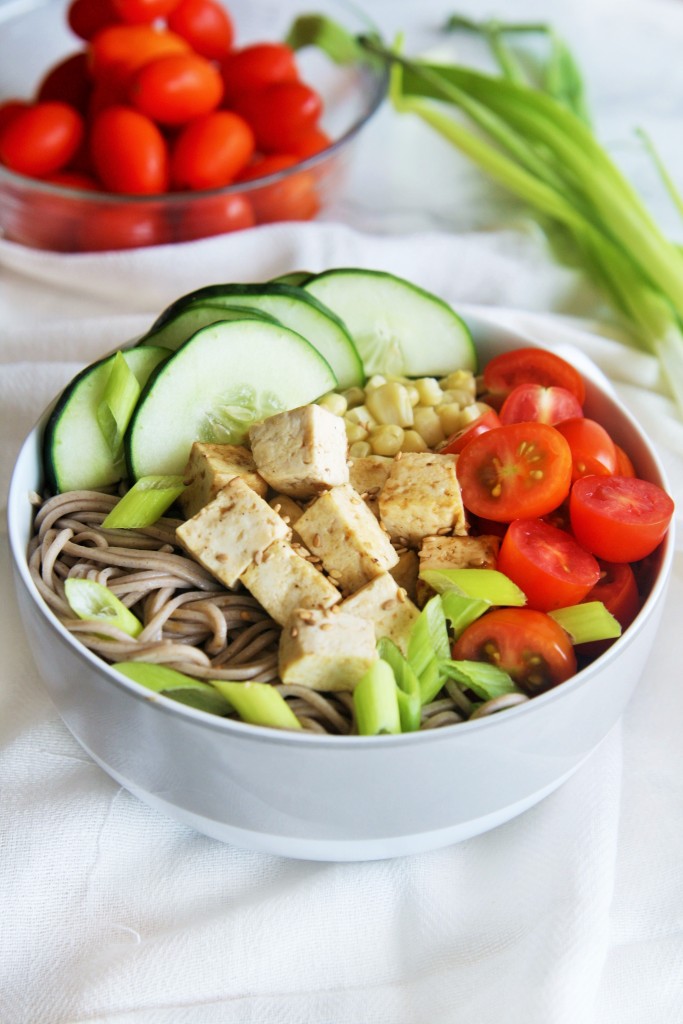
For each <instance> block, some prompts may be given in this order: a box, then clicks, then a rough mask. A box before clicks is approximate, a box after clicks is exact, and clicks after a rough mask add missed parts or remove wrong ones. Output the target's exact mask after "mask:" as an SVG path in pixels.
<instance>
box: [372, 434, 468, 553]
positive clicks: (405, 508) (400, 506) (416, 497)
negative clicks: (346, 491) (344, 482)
mask: <svg viewBox="0 0 683 1024" xmlns="http://www.w3.org/2000/svg"><path fill="white" fill-rule="evenodd" d="M456 458H457V456H455V455H437V454H434V453H433V452H404V453H403V454H402V456H401V458H400V459H399V458H396V459H394V461H393V463H392V466H391V472H390V473H389V477H388V479H387V482H386V483H385V485H384V487H383V488H382V490H381V492H380V496H379V514H380V521H381V522H382V524H383V525H384V527H385V528H386V529H387V530H388V532H389V535H390V536H391V538H392V539H393V540H397V541H399V542H400V543H402V544H406V545H407V546H408V547H415V548H416V547H419V546H420V543H421V541H422V539H423V537H430V536H432V535H433V534H437V533H443V534H445V533H456V534H465V533H467V523H466V521H465V510H464V508H463V504H462V496H461V494H460V485H459V484H458V478H457V476H456V474H455V463H456Z"/></svg>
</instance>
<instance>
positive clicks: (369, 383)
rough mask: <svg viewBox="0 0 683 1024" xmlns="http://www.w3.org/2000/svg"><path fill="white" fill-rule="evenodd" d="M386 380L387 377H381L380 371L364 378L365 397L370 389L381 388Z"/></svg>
mask: <svg viewBox="0 0 683 1024" xmlns="http://www.w3.org/2000/svg"><path fill="white" fill-rule="evenodd" d="M386 382H387V378H386V377H383V376H382V374H381V373H375V374H373V376H372V377H369V378H368V380H366V382H365V397H366V398H367V396H368V394H369V393H370V392H371V391H375V390H376V389H377V388H381V387H382V386H383V385H384V384H386Z"/></svg>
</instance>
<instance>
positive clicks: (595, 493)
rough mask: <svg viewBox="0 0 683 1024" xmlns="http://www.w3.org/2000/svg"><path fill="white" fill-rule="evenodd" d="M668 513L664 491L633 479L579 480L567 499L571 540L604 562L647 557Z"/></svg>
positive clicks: (666, 525) (669, 502)
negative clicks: (572, 535) (575, 540)
mask: <svg viewBox="0 0 683 1024" xmlns="http://www.w3.org/2000/svg"><path fill="white" fill-rule="evenodd" d="M673 512H674V503H673V501H672V500H671V498H670V497H669V495H668V494H667V493H666V491H664V490H663V489H662V488H661V487H659V486H658V485H657V484H653V483H651V482H650V481H649V480H641V479H639V478H638V477H626V476H585V477H582V478H581V479H580V480H577V481H576V482H575V483H574V484H573V486H572V490H571V495H570V498H569V514H570V517H571V524H572V531H573V533H574V536H575V537H576V539H577V540H578V542H579V544H581V545H582V546H583V547H585V548H586V549H587V550H588V551H592V552H593V554H594V555H596V556H597V557H598V558H603V559H604V560H605V561H607V562H637V561H639V559H641V558H645V557H646V555H649V554H651V553H652V552H653V551H654V549H655V548H656V547H657V545H658V544H659V543H660V541H661V540H662V538H663V537H664V535H665V533H666V531H667V530H668V528H669V523H670V522H671V518H672V516H673Z"/></svg>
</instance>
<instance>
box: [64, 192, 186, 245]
mask: <svg viewBox="0 0 683 1024" xmlns="http://www.w3.org/2000/svg"><path fill="white" fill-rule="evenodd" d="M169 240H170V232H169V228H168V225H167V223H166V221H165V219H164V217H163V216H162V214H161V213H160V211H158V210H156V209H153V208H150V207H148V206H147V205H146V204H144V203H142V204H137V203H136V204H133V203H131V204H130V205H123V204H118V205H117V206H107V205H102V206H98V207H95V208H89V209H88V211H87V216H86V215H85V214H84V216H83V219H82V221H81V231H80V236H79V245H78V247H79V249H81V250H82V251H83V252H106V251H112V250H115V249H135V248H140V247H142V246H146V245H163V244H164V243H165V242H168V241H169Z"/></svg>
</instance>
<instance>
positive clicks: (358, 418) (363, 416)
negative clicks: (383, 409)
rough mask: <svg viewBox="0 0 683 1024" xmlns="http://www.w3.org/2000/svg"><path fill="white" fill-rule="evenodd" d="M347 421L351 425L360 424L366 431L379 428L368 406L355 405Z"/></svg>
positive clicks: (346, 417) (347, 415)
mask: <svg viewBox="0 0 683 1024" xmlns="http://www.w3.org/2000/svg"><path fill="white" fill-rule="evenodd" d="M345 419H346V420H347V422H349V423H358V424H359V425H360V426H361V427H365V429H366V430H371V429H372V428H373V427H376V426H377V420H376V419H375V417H374V416H372V414H371V413H370V410H369V409H368V407H367V405H354V407H353V409H349V411H348V412H347V414H346V416H345Z"/></svg>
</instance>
